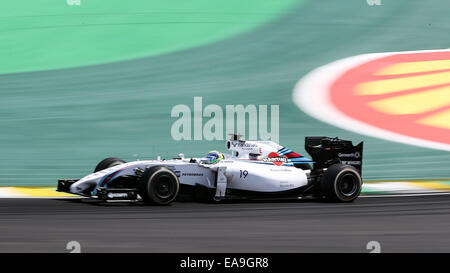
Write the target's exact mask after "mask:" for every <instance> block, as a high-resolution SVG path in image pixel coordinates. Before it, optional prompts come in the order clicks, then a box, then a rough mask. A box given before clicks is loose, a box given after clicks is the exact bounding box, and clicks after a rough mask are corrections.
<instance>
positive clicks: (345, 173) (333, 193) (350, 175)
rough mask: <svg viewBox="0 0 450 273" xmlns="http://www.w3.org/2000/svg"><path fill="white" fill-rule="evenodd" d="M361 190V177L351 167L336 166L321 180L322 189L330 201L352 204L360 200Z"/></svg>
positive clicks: (330, 168) (328, 170)
mask: <svg viewBox="0 0 450 273" xmlns="http://www.w3.org/2000/svg"><path fill="white" fill-rule="evenodd" d="M361 188H362V179H361V175H360V174H359V172H358V171H357V170H356V169H355V168H354V167H352V166H349V165H344V164H334V165H332V166H330V167H329V168H328V169H327V170H326V171H325V172H324V174H323V176H322V179H321V189H322V192H323V194H324V196H325V198H326V200H328V201H334V202H352V201H354V200H355V199H356V198H358V196H359V194H360V193H361Z"/></svg>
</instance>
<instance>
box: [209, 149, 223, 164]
mask: <svg viewBox="0 0 450 273" xmlns="http://www.w3.org/2000/svg"><path fill="white" fill-rule="evenodd" d="M222 159H225V157H224V156H223V154H222V153H221V152H218V151H211V152H209V153H208V154H207V155H206V161H205V164H214V163H217V162H219V161H220V160H222Z"/></svg>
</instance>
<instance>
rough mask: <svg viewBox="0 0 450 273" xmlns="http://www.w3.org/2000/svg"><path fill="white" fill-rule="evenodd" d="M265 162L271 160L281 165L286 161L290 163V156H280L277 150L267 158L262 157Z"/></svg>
mask: <svg viewBox="0 0 450 273" xmlns="http://www.w3.org/2000/svg"><path fill="white" fill-rule="evenodd" d="M262 161H263V162H270V163H273V164H275V165H276V166H281V165H283V164H284V163H288V158H287V157H286V156H280V155H278V154H277V153H275V152H272V153H270V154H269V155H268V156H267V158H263V159H262Z"/></svg>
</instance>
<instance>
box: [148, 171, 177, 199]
mask: <svg viewBox="0 0 450 273" xmlns="http://www.w3.org/2000/svg"><path fill="white" fill-rule="evenodd" d="M139 180H140V181H139V186H140V195H141V197H142V199H143V201H144V202H145V203H150V204H157V205H168V204H170V203H172V201H173V200H175V198H176V197H177V196H178V191H179V189H180V182H179V180H178V177H177V176H176V174H175V173H174V172H173V171H171V170H169V169H168V168H166V167H162V166H154V167H151V168H148V169H146V170H145V171H144V173H143V174H142V176H141V178H140V179H139Z"/></svg>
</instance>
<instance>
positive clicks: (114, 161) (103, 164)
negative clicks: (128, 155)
mask: <svg viewBox="0 0 450 273" xmlns="http://www.w3.org/2000/svg"><path fill="white" fill-rule="evenodd" d="M124 163H127V162H126V161H125V160H123V159H120V158H117V157H108V158H105V159H103V160H102V161H100V162H99V163H98V164H97V166H96V167H95V170H94V173H96V172H99V171H102V170H104V169H108V168H111V167H113V166H117V165H121V164H124Z"/></svg>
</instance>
